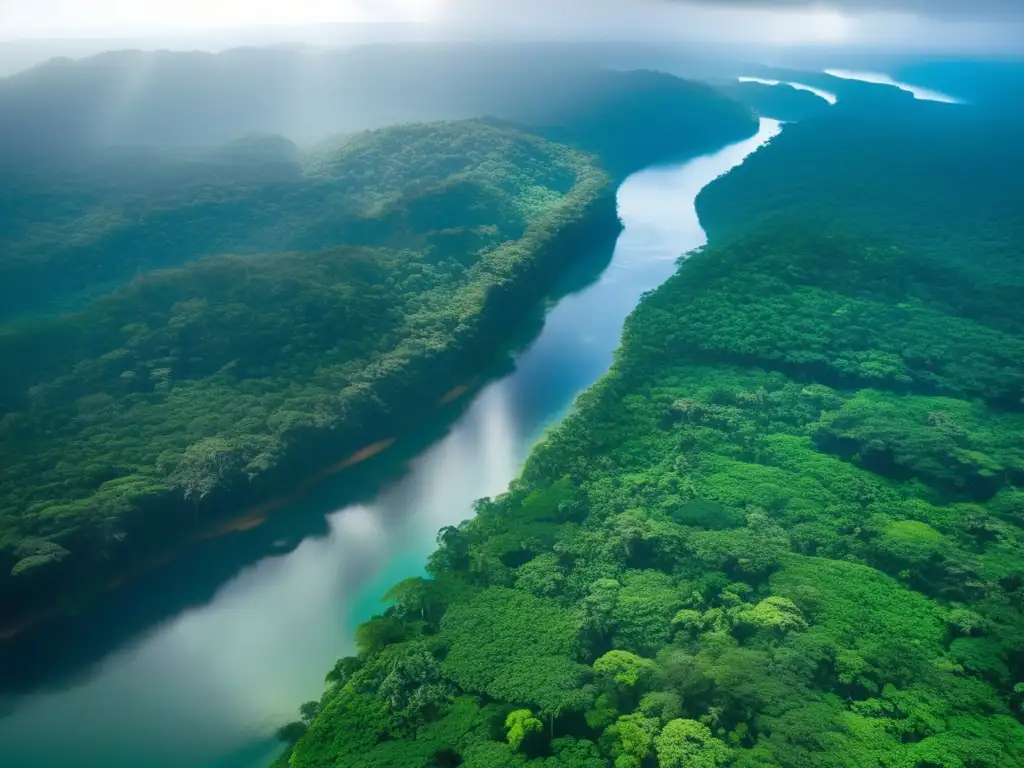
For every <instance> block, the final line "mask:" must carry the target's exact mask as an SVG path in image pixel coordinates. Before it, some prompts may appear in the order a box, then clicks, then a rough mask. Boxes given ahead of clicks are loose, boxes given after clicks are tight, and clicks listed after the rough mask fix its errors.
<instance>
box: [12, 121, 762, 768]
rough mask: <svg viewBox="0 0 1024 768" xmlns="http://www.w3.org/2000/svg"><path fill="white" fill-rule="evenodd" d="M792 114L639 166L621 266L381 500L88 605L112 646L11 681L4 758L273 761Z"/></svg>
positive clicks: (124, 763) (292, 518)
mask: <svg viewBox="0 0 1024 768" xmlns="http://www.w3.org/2000/svg"><path fill="white" fill-rule="evenodd" d="M779 129H780V126H779V123H777V122H775V121H770V120H763V121H762V124H761V127H760V131H759V133H758V134H757V136H755V137H753V138H751V139H749V140H747V141H743V142H740V143H737V144H734V145H731V146H729V147H726V148H724V149H722V150H721V151H719V152H717V153H714V154H712V155H708V156H706V157H701V158H697V159H695V160H691V161H689V162H687V163H683V164H679V165H672V166H666V167H660V168H652V169H649V170H646V171H642V172H640V173H637V174H635V175H634V176H632V177H630V178H629V179H627V180H626V182H625V183H624V184H623V185H622V187H621V188H620V190H619V209H620V215H621V217H622V220H623V222H624V224H625V230H624V231H623V233H622V235H621V237H620V238H619V241H618V243H617V245H616V249H615V253H614V255H613V257H612V261H611V263H610V265H609V266H608V268H607V269H606V270H605V271H604V272H603V273H602V274H601V276H600V278H599V279H598V280H597V281H596V282H593V283H592V284H591V285H589V286H588V287H587V288H586V289H584V290H581V291H579V292H577V293H574V294H570V295H568V296H566V297H565V298H563V299H561V300H560V301H559V302H558V303H557V304H556V305H555V306H553V307H552V308H551V309H550V311H549V312H548V314H547V317H546V320H545V324H544V329H543V331H542V332H541V333H540V335H539V336H538V337H537V338H536V340H535V341H534V342H533V343H532V344H531V345H530V346H529V347H527V348H526V349H524V350H523V352H522V353H521V354H520V355H519V356H518V357H517V359H516V361H515V369H514V371H513V372H511V373H510V374H508V375H507V376H505V377H504V378H502V379H500V380H497V381H495V382H493V383H492V384H490V385H489V386H487V387H485V388H484V389H482V390H481V391H480V392H479V393H477V394H476V396H475V398H474V400H473V402H472V404H471V405H470V406H469V407H468V408H467V409H466V410H465V411H464V412H463V413H462V415H461V417H460V418H459V419H458V420H457V421H456V422H455V423H454V425H453V426H452V427H451V429H450V430H449V431H448V432H447V434H446V435H445V436H444V437H442V438H441V439H440V440H438V441H436V442H435V443H433V444H432V445H431V446H430V447H429V448H427V449H426V450H424V451H423V452H421V453H420V454H419V455H417V456H416V457H415V458H413V459H412V460H411V461H410V463H409V465H408V467H407V471H406V472H405V473H404V475H402V477H401V478H400V479H398V480H396V481H394V482H392V483H390V484H388V485H387V486H385V487H384V488H383V490H381V491H380V492H379V493H377V494H376V495H375V496H373V497H372V498H371V499H369V500H367V501H366V502H364V503H361V504H343V503H341V502H338V505H337V507H336V508H335V511H334V512H332V513H331V514H329V515H328V516H327V518H326V524H325V523H324V522H323V520H322V518H323V515H322V514H317V515H316V518H317V526H318V530H316V532H315V533H310V532H309V529H308V527H301V526H300V525H299V521H300V520H301V521H306V522H307V523H308V518H309V517H310V511H309V510H308V509H305V510H303V509H296V510H291V511H286V512H283V513H281V514H279V515H278V516H277V517H275V518H274V519H273V520H272V522H271V524H270V525H272V527H273V530H274V531H275V534H274V535H279V536H281V547H280V552H279V553H277V554H272V555H270V556H264V557H262V558H260V559H259V560H257V561H256V562H254V563H253V564H251V565H248V566H247V567H245V568H244V569H243V570H241V572H238V573H235V574H234V575H232V576H231V577H230V578H229V579H228V580H226V581H223V580H221V578H220V576H219V571H217V569H216V567H213V566H211V567H210V568H209V569H207V568H205V567H200V566H199V565H197V563H200V562H206V561H204V560H200V559H196V560H192V559H189V561H188V562H187V563H182V564H179V565H177V566H176V567H175V568H174V569H173V570H171V571H170V572H169V573H168V574H167V575H165V576H164V577H162V578H163V582H161V584H162V586H161V587H160V588H156V587H154V586H153V585H152V584H150V585H147V588H146V590H145V591H142V590H139V591H138V592H137V593H135V594H133V593H131V591H129V592H128V593H126V594H125V595H122V596H119V597H118V598H117V599H116V600H114V601H113V602H112V603H111V604H110V605H108V606H107V607H106V608H104V609H103V610H104V611H105V613H102V614H100V615H87V616H84V617H81V618H80V619H79V620H78V622H77V624H76V626H77V627H78V629H77V630H76V631H77V632H79V633H80V634H82V636H85V637H91V638H92V639H91V640H90V641H89V642H95V643H97V644H99V645H101V646H102V647H103V648H104V650H103V652H102V653H100V654H99V656H100V658H98V659H93V658H91V657H90V661H89V663H88V664H87V665H84V668H83V669H81V670H78V674H76V675H73V676H69V675H63V676H61V678H60V679H59V680H58V679H53V680H41V679H34V680H33V681H32V685H31V686H28V687H29V688H30V690H29V692H26V693H20V694H18V695H16V696H15V695H8V696H7V697H6V698H3V699H0V705H2V709H0V714H2V713H6V715H5V716H3V717H0V765H2V766H5V768H140V767H143V766H144V767H145V768H258V767H262V766H265V765H266V764H267V763H268V762H269V760H270V759H271V758H272V756H273V755H274V753H275V752H276V750H277V749H278V748H279V745H277V744H276V743H275V742H274V741H273V739H272V738H271V735H272V733H273V731H274V729H275V728H276V727H277V726H278V725H280V724H282V723H283V722H285V721H287V720H289V719H293V717H294V714H295V712H296V710H297V708H298V705H299V704H300V703H302V702H303V701H306V700H308V699H312V698H317V697H318V696H319V693H320V690H321V686H322V681H323V676H324V674H325V673H326V672H327V670H328V669H329V668H330V667H331V666H332V664H333V662H334V660H335V659H336V658H337V657H338V656H341V655H345V654H346V653H348V652H350V651H351V650H352V647H353V644H352V636H353V631H354V628H355V626H356V625H357V624H358V623H360V622H361V621H363V620H365V619H366V618H368V617H370V616H371V615H373V614H374V613H376V612H378V611H379V610H380V598H381V596H382V595H383V594H384V592H386V591H387V589H388V588H389V587H390V586H391V585H393V584H394V583H395V582H397V581H399V580H401V579H403V578H406V577H409V576H414V575H417V574H419V573H421V572H422V571H423V567H424V564H425V562H426V559H427V556H428V554H429V553H430V552H431V551H432V550H433V548H434V540H435V535H436V533H437V531H438V529H440V528H441V527H443V526H445V525H452V524H456V523H458V522H460V521H461V520H463V519H465V518H466V517H468V516H470V515H471V514H472V502H473V501H474V500H475V499H478V498H480V497H482V496H488V495H493V494H496V493H499V492H501V491H502V490H504V489H505V487H506V486H507V485H508V482H509V481H510V480H511V479H513V478H514V477H515V476H516V475H517V474H518V473H519V470H520V468H521V466H522V463H523V461H524V460H525V458H526V456H527V454H528V453H529V450H530V447H531V446H532V445H533V444H534V443H535V442H536V441H537V440H538V439H540V438H541V437H542V435H543V432H544V431H545V429H547V428H549V427H550V425H552V424H553V423H555V422H557V420H558V419H559V418H561V416H563V415H564V414H565V413H566V412H567V410H568V409H569V408H570V407H571V404H572V402H573V400H574V398H575V397H576V395H577V394H578V393H579V392H580V391H582V390H583V389H585V388H586V387H587V386H589V385H590V384H592V383H593V382H594V381H595V380H596V379H597V378H598V377H599V376H600V375H601V374H602V373H603V372H604V371H605V370H607V368H608V367H609V365H610V364H611V361H612V354H613V351H614V349H615V348H616V347H617V346H618V343H619V335H620V332H621V328H622V323H623V320H624V319H625V317H626V315H627V314H628V313H629V312H630V311H631V310H632V309H633V307H634V306H635V305H636V303H637V301H638V300H639V298H640V297H641V295H642V294H643V293H644V292H645V291H648V290H651V289H653V288H654V287H656V286H657V285H659V284H660V283H661V282H663V281H664V280H665V279H666V278H667V277H668V276H669V275H671V274H672V272H673V271H674V269H675V262H676V259H677V258H678V257H679V256H680V255H681V254H683V253H685V252H687V251H690V250H692V249H694V248H696V247H699V246H700V245H702V244H703V243H704V241H705V237H704V233H703V231H702V230H701V228H700V225H699V222H698V221H697V215H696V211H695V208H694V201H695V199H696V196H697V194H698V192H700V190H701V189H702V188H703V187H704V186H705V185H707V184H708V183H709V182H711V181H712V180H714V179H715V178H717V177H718V176H720V175H722V174H724V173H726V172H727V171H729V170H730V169H731V168H733V167H734V166H735V165H737V164H739V163H741V162H742V161H743V159H744V158H745V157H746V156H747V155H749V154H750V153H751V152H753V151H754V150H755V149H757V147H758V146H760V145H761V144H763V143H764V142H765V141H767V140H768V139H770V138H771V137H772V136H774V135H775V134H776V133H777V132H778V131H779ZM317 503H321V504H322V503H324V500H323V499H322V498H321V499H319V500H318V502H317ZM328 503H329V500H328ZM289 526H291V528H290V527H289ZM230 538H234V537H229V539H225V540H223V541H221V542H217V543H216V544H214V545H211V547H219V548H220V549H216V550H212V551H213V554H214V555H217V554H219V555H220V556H221V557H220V559H221V560H225V561H227V560H230V559H231V557H233V556H234V555H235V553H234V551H233V550H232V547H234V546H235V544H233V543H232V542H231V541H230ZM296 540H297V543H296ZM207 559H208V560H209V561H210V562H212V563H214V564H216V563H217V561H218V558H217V557H211V556H210V553H207ZM192 568H194V570H191V569H192ZM218 585H219V586H218ZM172 595H173V596H174V599H171V596H172ZM181 604H187V605H190V606H191V607H187V608H181V607H180V605H181ZM167 606H179V607H177V608H173V609H169V608H168V607H167ZM140 616H141V617H143V618H146V621H143V620H142V618H140ZM152 616H156V617H160V620H159V621H157V622H156V623H154V622H153V621H151V620H149V618H150V617H152ZM90 622H93V623H95V624H96V625H97V626H98V625H100V624H104V627H105V625H106V624H109V623H111V622H112V623H113V624H115V625H116V624H117V623H118V622H121V623H123V624H124V625H125V626H135V625H136V624H140V625H144V626H148V627H149V628H148V629H146V630H145V631H144V632H142V634H134V636H131V635H133V633H132V632H130V631H128V630H125V634H127V635H129V636H130V639H123V638H117V637H116V633H117V630H118V627H117V626H113V627H112V628H111V629H110V632H113V633H114V635H115V637H114V638H113V640H112V639H111V637H109V636H108V635H109V633H108V634H103V636H102V642H100V641H99V640H96V637H95V635H96V634H102V633H100V632H99V630H97V629H96V628H95V627H92V629H93V630H95V632H94V634H93V635H90V634H89V630H90ZM133 622H134V623H133ZM61 640H62V638H57V639H56V640H54V641H53V643H54V645H53V649H56V650H46V648H45V647H44V646H40V647H39V648H36V653H37V655H38V656H40V657H42V661H45V662H46V663H47V664H50V663H55V662H57V661H59V659H55V658H53V655H54V654H57V653H59V654H72V653H73V652H74V651H76V650H82V649H79V648H74V647H72V648H68V647H67V646H68V645H69V643H68V642H67V641H66V639H65V641H64V642H60V641H61ZM82 642H83V643H84V642H85V641H82ZM71 645H74V643H71ZM110 648H113V650H110ZM29 650H31V649H29ZM83 654H84V651H83ZM86 655H87V654H86ZM30 657H31V653H28V655H27V656H26V658H30ZM10 664H11V665H13V664H14V662H10ZM68 666H69V667H73V666H75V665H74V664H70V662H69V663H68ZM79 666H82V665H79ZM9 668H13V666H9ZM4 682H6V681H4ZM4 687H5V688H6V687H8V686H7V685H5V686H4Z"/></svg>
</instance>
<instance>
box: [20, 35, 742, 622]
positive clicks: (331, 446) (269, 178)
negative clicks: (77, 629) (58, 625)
mask: <svg viewBox="0 0 1024 768" xmlns="http://www.w3.org/2000/svg"><path fill="white" fill-rule="evenodd" d="M264 53H266V52H264ZM132 55H133V54H111V55H110V56H109V57H108V58H107V59H103V57H100V58H101V59H103V61H107V62H108V63H110V62H111V61H119V60H120V59H119V58H118V57H125V56H127V57H129V58H131V56H132ZM162 55H163V54H154V56H155V57H157V59H159V58H160V56H162ZM168 55H169V54H168ZM238 55H242V56H243V57H244V55H257V54H256V53H251V54H238ZM268 55H269V54H268ZM196 56H197V57H199V58H200V59H202V60H203V61H206V60H208V59H211V57H208V56H207V55H205V54H196ZM172 58H173V57H172ZM186 58H187V57H186ZM212 59H214V60H217V61H220V59H217V57H212ZM228 59H230V56H228ZM175 60H177V59H175ZM103 61H100V62H96V61H88V62H84V63H70V62H66V63H60V62H57V63H54V64H51V65H47V66H44V67H42V68H41V70H39V71H33V72H30V73H26V74H25V77H24V78H23V79H17V78H13V79H11V80H10V81H4V82H2V83H0V91H4V89H7V90H6V91H4V92H5V93H6V94H7V96H8V97H9V96H10V93H16V94H21V95H22V96H25V98H30V100H32V99H35V100H36V102H38V103H37V106H38V105H39V104H44V105H45V104H47V103H50V102H49V101H48V99H50V98H51V97H53V94H54V93H56V92H63V91H62V90H61V89H67V88H72V89H74V85H75V83H76V82H78V81H77V80H76V78H74V77H69V78H63V79H62V77H61V76H60V71H61V69H62V68H63V67H68V68H71V69H74V70H76V71H78V69H81V70H82V71H86V72H90V71H93V70H94V69H95V68H96V67H100V68H101V69H102V66H101V65H102V63H103ZM251 74H252V73H251V71H249V72H248V75H251ZM580 77H582V76H580ZM585 77H586V79H587V82H589V83H591V84H592V88H589V89H583V91H582V95H581V96H580V98H579V99H577V100H575V101H572V102H568V101H565V100H560V101H558V102H557V103H556V102H554V101H545V97H544V96H543V94H542V95H541V96H538V98H537V99H535V100H534V102H532V106H529V108H528V100H527V99H526V98H525V96H524V98H523V99H522V100H521V101H520V102H519V105H518V106H519V109H520V112H519V114H518V117H519V118H520V119H519V120H518V121H511V120H509V119H501V118H495V117H491V118H488V119H486V120H469V121H456V122H441V123H426V124H424V123H416V124H402V125H397V126H392V127H388V128H380V129H375V130H372V131H366V132H362V133H357V134H348V135H343V136H341V137H335V138H328V139H324V140H322V141H319V142H316V143H315V144H313V145H312V146H310V147H305V148H300V147H299V146H298V145H296V144H295V143H294V142H292V141H290V140H289V139H286V138H283V137H282V136H277V135H264V134H251V135H247V136H244V137H240V138H236V139H234V140H232V141H230V142H228V143H226V144H221V145H217V146H212V147H202V146H194V147H188V146H170V147H168V146H162V147H160V146H116V147H103V148H98V147H93V149H92V150H90V151H85V150H82V151H81V152H78V153H77V154H74V153H72V154H71V155H68V156H60V157H51V158H48V159H46V160H45V161H44V160H41V159H39V158H34V157H32V156H30V155H26V156H24V157H21V158H20V160H21V162H19V163H16V164H14V165H12V166H10V167H9V168H8V170H10V171H11V172H10V173H9V174H5V175H4V176H3V181H2V182H0V231H2V232H3V235H2V236H0V247H2V249H3V257H2V258H0V306H2V307H3V315H4V316H3V318H2V319H3V321H4V322H5V324H4V325H3V326H2V327H0V359H2V360H4V361H5V364H4V365H3V367H2V370H0V461H2V462H3V466H4V471H5V477H4V480H5V482H4V484H3V486H2V490H0V607H2V608H3V612H4V615H5V617H7V619H8V620H14V619H16V618H17V617H19V616H22V615H24V614H25V612H26V611H28V610H30V609H31V610H34V609H37V608H39V607H46V606H52V605H53V604H54V603H55V602H58V601H59V602H62V603H64V604H66V605H72V604H74V603H76V602H77V601H79V600H81V599H84V598H86V597H88V596H89V595H90V594H91V593H92V592H93V591H94V590H95V589H96V587H97V586H98V585H100V584H102V583H104V582H107V581H109V580H110V579H112V578H114V577H116V576H117V575H118V574H120V573H122V572H123V571H124V570H125V569H126V568H127V567H130V566H132V565H133V564H138V563H144V562H146V560H147V558H149V557H151V556H152V553H153V552H154V551H155V550H159V549H163V548H165V547H166V546H167V544H168V542H171V541H176V540H180V539H181V538H183V537H187V536H188V535H190V533H189V532H194V531H195V530H196V529H197V527H198V526H201V525H202V524H203V521H204V520H207V519H209V518H210V517H211V516H215V515H223V514H227V513H230V512H238V511H240V510H241V509H242V508H244V507H245V506H246V505H248V504H256V503H258V502H260V501H265V500H266V499H267V498H268V497H273V495H274V494H277V493H281V492H283V491H284V490H285V489H287V487H288V484H289V483H294V482H295V480H296V479H297V478H301V477H307V476H310V475H313V474H315V473H316V472H318V471H320V470H321V469H323V468H324V467H326V466H329V465H332V464H337V463H338V462H340V461H342V460H344V459H345V458H346V457H347V456H349V455H351V454H352V453H354V452H357V451H359V450H361V449H363V448H365V447H367V446H369V445H371V444H374V443H376V442H377V441H381V440H385V439H392V438H395V437H398V436H400V434H401V430H402V428H403V426H406V425H408V423H409V422H410V420H415V419H416V418H417V417H419V416H421V415H422V414H423V413H425V412H427V411H429V410H431V409H432V408H433V407H434V406H435V405H436V404H437V403H438V402H439V401H441V400H442V399H444V398H445V396H446V394H447V393H448V392H449V391H450V390H451V389H452V388H454V387H456V386H459V385H461V384H464V383H465V382H466V381H468V380H470V379H472V378H473V377H474V376H475V375H476V374H478V373H479V372H480V370H481V369H482V368H484V367H486V365H487V364H488V363H489V362H494V359H495V354H496V349H498V348H500V343H498V342H500V341H501V340H502V339H503V338H504V336H505V335H507V334H508V333H509V331H510V323H509V319H510V318H516V317H519V316H521V315H522V314H523V313H524V312H525V310H526V309H527V308H529V307H533V306H536V305H537V304H538V302H539V301H540V300H541V299H542V298H543V295H544V292H545V290H547V288H548V287H549V286H550V285H552V284H553V281H554V279H555V278H556V276H557V275H558V274H559V273H560V272H561V270H563V269H564V268H565V267H566V266H567V265H568V264H570V263H571V262H572V261H573V260H575V259H578V258H580V257H581V256H583V255H585V253H587V252H588V251H590V250H592V249H593V248H595V247H597V246H599V245H600V246H605V245H607V244H608V243H610V242H611V241H612V240H613V239H614V237H615V235H616V234H617V233H618V231H619V229H620V224H619V222H618V218H617V216H616V212H615V195H614V184H615V181H616V180H617V179H619V178H621V177H622V176H623V175H624V174H626V173H629V172H630V171H632V170H634V169H636V168H639V167H641V166H643V165H645V164H647V163H649V162H652V161H655V160H658V159H662V158H665V157H671V156H673V155H676V154H683V155H685V154H689V153H694V152H698V151H701V150H703V149H706V148H710V147H713V146H717V145H720V144H723V143H725V142H728V141H732V140H737V139H740V138H744V137H746V136H749V135H752V134H753V133H754V132H755V131H756V126H757V123H756V120H755V118H754V117H753V116H752V114H751V113H750V111H749V110H747V109H746V108H745V107H743V106H742V105H739V104H737V103H736V102H733V101H731V100H729V99H727V98H725V97H724V96H722V95H721V94H719V93H717V92H716V91H715V90H714V89H712V88H711V87H709V86H706V85H700V84H694V83H687V82H684V81H681V80H678V79H676V78H673V77H670V76H668V75H662V74H658V73H652V72H635V73H613V72H609V73H600V72H594V71H591V72H589V73H588V74H586V76H585ZM34 78H35V79H38V78H43V80H44V81H45V82H44V84H45V85H47V87H46V88H38V89H36V90H33V88H32V87H30V86H31V85H32V83H33V82H35V80H34ZM172 80H173V78H172ZM575 82H577V83H579V82H582V81H581V80H580V79H579V78H577V80H576V81H575ZM53 88H55V89H56V91H54V90H51V89H53ZM26 94H27V96H26ZM89 94H90V91H89V89H85V91H84V92H82V93H81V94H80V95H81V98H82V100H84V102H89V98H90V96H89ZM3 98H4V96H3V94H0V100H2V99H3ZM89 103H91V102H89ZM211 103H212V102H211ZM76 105H78V106H80V104H79V103H78V102H73V103H70V104H65V105H64V106H63V107H62V108H65V109H71V110H72V111H73V110H74V109H75V108H77V107H76ZM93 106H95V104H94V105H93ZM90 108H91V107H90ZM44 112H45V110H44ZM22 116H24V115H22ZM26 119H27V118H26ZM61 124H62V125H63V124H64V123H63V122H62V123H61ZM624 135H629V136H630V137H631V139H630V140H622V138H621V137H622V136H624ZM616 137H619V138H618V139H617V138H616ZM550 139H558V140H559V141H560V142H564V143H557V144H556V143H553V142H552V141H551V140H550ZM570 145H572V146H570ZM313 456H316V457H318V458H316V459H315V460H314V459H312V458H311V457H313Z"/></svg>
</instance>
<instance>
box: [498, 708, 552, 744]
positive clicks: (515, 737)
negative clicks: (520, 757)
mask: <svg viewBox="0 0 1024 768" xmlns="http://www.w3.org/2000/svg"><path fill="white" fill-rule="evenodd" d="M505 727H506V728H507V729H508V743H509V746H511V747H512V749H515V750H518V749H519V748H520V747H521V746H522V745H523V741H525V740H526V737H527V736H528V735H529V734H531V733H540V732H541V731H543V730H544V723H542V722H541V721H540V720H538V719H537V718H536V717H534V716H533V712H531V711H530V710H528V709H517V710H516V711H515V712H510V713H509V715H508V717H506V718H505Z"/></svg>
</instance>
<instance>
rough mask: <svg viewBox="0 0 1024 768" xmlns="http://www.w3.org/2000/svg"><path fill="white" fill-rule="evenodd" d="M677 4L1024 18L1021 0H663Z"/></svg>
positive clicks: (1023, 6)
mask: <svg viewBox="0 0 1024 768" xmlns="http://www.w3.org/2000/svg"><path fill="white" fill-rule="evenodd" d="M665 2H674V3H676V4H679V5H703V6H708V7H717V8H759V9H773V10H774V9H780V10H781V9H793V8H829V9H834V10H837V11H842V12H843V13H850V14H860V13H881V12H884V13H891V14H913V15H915V16H933V17H942V16H960V17H964V16H967V17H974V18H978V19H991V18H1018V19H1024V0H665Z"/></svg>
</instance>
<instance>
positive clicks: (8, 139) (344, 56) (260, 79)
mask: <svg viewBox="0 0 1024 768" xmlns="http://www.w3.org/2000/svg"><path fill="white" fill-rule="evenodd" d="M575 54H576V50H575V49H573V48H561V47H552V46H533V47H531V46H473V45H428V44H408V45H374V46H365V47H360V48H353V49H348V50H337V49H336V50H320V49H312V48H300V47H267V48H239V49H235V50H230V51H226V52H224V53H220V54H210V53H201V52H190V53H183V52H170V51H153V52H143V51H116V52H108V53H104V54H101V55H98V56H93V57H91V58H87V59H82V60H80V61H72V60H69V59H55V60H52V61H50V62H48V63H46V64H43V65H40V66H38V67H36V68H34V69H31V70H28V71H25V72H22V73H19V74H17V75H14V76H12V77H9V78H6V79H4V80H0V114H3V115H4V116H5V119H4V121H3V123H2V125H0V161H3V160H6V161H7V162H11V161H16V160H21V159H24V158H25V157H26V156H29V157H32V158H38V157H40V156H41V157H46V158H49V159H51V160H64V159H66V158H68V157H74V156H75V155H76V154H78V153H81V152H82V151H83V150H85V149H94V148H97V147H109V146H118V145H139V144H142V145H152V146H168V145H175V146H189V145H197V144H198V145H210V144H219V143H223V142H225V141H229V140H231V139H233V138H236V137H237V136H239V135H242V134H246V133H253V132H255V133H264V134H281V135H284V136H287V137H289V138H290V139H293V140H295V141H298V142H300V143H305V142H310V141H315V140H318V139H322V138H324V137H326V136H329V135H332V134H337V133H347V132H354V131H359V130H366V129H371V128H377V127H382V126H385V125H390V124H394V123H399V122H410V121H430V120H443V119H463V118H470V117H483V116H492V117H497V118H502V119H507V120H513V121H524V120H527V121H540V122H543V121H544V120H545V118H546V117H548V116H550V115H551V114H552V113H557V114H564V112H565V111H566V110H567V109H573V108H574V107H577V106H579V105H583V106H584V108H585V107H586V105H587V104H588V102H590V101H593V100H594V99H595V98H599V97H600V96H601V95H602V94H603V93H604V90H605V89H606V87H607V83H606V81H605V80H603V79H601V78H599V77H595V73H596V72H597V71H599V67H597V66H595V64H594V63H593V61H594V59H593V58H591V57H580V56H577V55H575Z"/></svg>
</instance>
